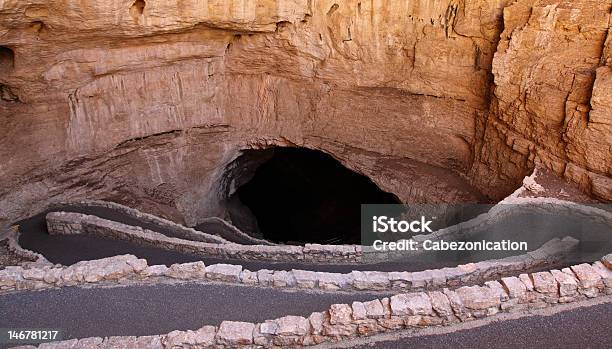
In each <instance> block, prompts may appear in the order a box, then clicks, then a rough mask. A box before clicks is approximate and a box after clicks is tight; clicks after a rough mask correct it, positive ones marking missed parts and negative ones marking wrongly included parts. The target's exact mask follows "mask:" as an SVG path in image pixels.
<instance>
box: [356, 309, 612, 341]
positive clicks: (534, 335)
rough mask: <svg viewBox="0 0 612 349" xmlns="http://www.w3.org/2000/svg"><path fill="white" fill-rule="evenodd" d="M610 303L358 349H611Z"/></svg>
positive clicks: (611, 318) (403, 339)
mask: <svg viewBox="0 0 612 349" xmlns="http://www.w3.org/2000/svg"><path fill="white" fill-rule="evenodd" d="M610 321H612V303H604V304H599V305H593V306H590V307H584V308H576V309H573V310H568V311H563V312H559V313H556V314H553V315H548V316H529V317H522V318H519V319H513V320H505V321H496V322H492V323H490V324H488V325H484V326H480V327H475V328H471V329H466V330H460V331H455V332H449V333H445V334H436V335H430V336H414V337H408V338H402V339H399V340H392V341H382V342H377V343H374V344H366V345H362V346H357V347H353V348H359V349H407V348H419V349H428V348H431V349H445V348H447V349H460V348H466V349H468V348H469V349H479V348H482V349H489V348H504V349H505V348H543V349H549V348H557V349H561V348H590V349H599V348H602V349H603V348H608V349H609V348H612V328H610Z"/></svg>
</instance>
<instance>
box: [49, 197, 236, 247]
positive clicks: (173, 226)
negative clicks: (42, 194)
mask: <svg viewBox="0 0 612 349" xmlns="http://www.w3.org/2000/svg"><path fill="white" fill-rule="evenodd" d="M66 206H68V207H70V206H79V207H87V208H92V209H95V208H106V209H111V210H114V211H117V212H119V213H121V214H124V215H126V216H128V217H130V218H133V219H136V220H139V221H141V222H142V223H145V224H146V223H150V224H155V225H158V226H160V227H162V228H163V229H165V230H167V231H170V232H172V234H173V235H174V236H177V237H180V238H182V239H186V240H192V241H201V242H210V243H217V244H227V243H230V241H228V240H226V239H224V238H222V237H220V236H216V235H214V234H208V233H204V232H201V231H198V230H195V229H192V228H188V227H185V226H183V225H180V224H177V223H174V222H172V221H169V220H167V219H163V218H161V217H158V216H155V215H152V214H148V213H144V212H141V211H139V210H137V209H134V208H131V207H128V206H124V205H120V204H117V203H114V202H110V201H101V200H89V201H79V202H75V203H64V204H59V205H57V207H58V208H57V210H58V211H63V210H62V207H66Z"/></svg>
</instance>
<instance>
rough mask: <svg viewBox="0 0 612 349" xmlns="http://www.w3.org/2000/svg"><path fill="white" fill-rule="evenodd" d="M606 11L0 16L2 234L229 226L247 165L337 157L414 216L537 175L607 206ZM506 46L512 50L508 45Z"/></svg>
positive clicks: (382, 7) (86, 9)
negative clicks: (280, 151) (90, 210)
mask: <svg viewBox="0 0 612 349" xmlns="http://www.w3.org/2000/svg"><path fill="white" fill-rule="evenodd" d="M609 18H610V4H606V3H605V2H602V1H596V0H579V1H560V0H557V1H551V0H546V1H544V0H519V1H510V0H507V1H504V0H433V1H432V0H415V1H401V2H369V1H359V0H351V1H342V2H334V1H327V0H322V1H309V0H276V1H274V0H258V1H246V0H232V1H220V0H219V1H217V0H208V1H200V0H198V1H196V0H187V1H181V2H174V1H133V0H119V1H113V2H96V3H91V4H90V3H88V4H85V3H79V4H78V5H77V4H67V3H63V2H51V3H49V2H47V1H40V0H27V1H17V0H4V1H0V47H1V48H2V49H1V50H0V66H1V68H0V91H1V93H0V96H1V97H2V98H0V132H2V134H3V137H2V138H0V177H1V178H2V182H1V183H0V223H7V222H9V221H12V220H14V219H16V218H18V217H24V216H25V215H28V214H31V213H34V212H36V211H38V210H40V209H41V208H43V207H45V206H46V205H47V204H48V203H49V202H56V201H74V200H79V199H84V198H100V199H108V200H113V201H117V202H121V203H124V204H128V205H130V206H134V207H138V208H140V209H143V210H145V211H148V212H152V213H158V214H159V213H162V212H163V213H164V216H165V217H169V218H175V219H176V220H177V221H185V222H186V223H187V224H189V225H192V224H195V223H198V222H199V221H200V220H201V219H203V218H204V217H206V216H211V215H220V216H223V214H224V208H223V200H224V199H225V198H224V197H223V196H222V193H221V192H220V182H221V179H222V178H223V177H224V175H225V170H226V166H227V165H228V164H229V163H231V161H232V160H234V159H235V158H236V157H237V156H238V155H239V154H240V150H243V149H253V148H262V147H271V146H303V147H309V148H316V149H320V150H322V151H325V152H327V153H329V154H331V155H332V156H334V157H335V158H337V159H339V160H340V161H341V162H342V163H343V164H344V165H346V166H347V167H349V168H351V169H353V170H355V171H357V172H360V173H363V174H365V175H367V176H369V177H370V178H372V180H373V181H374V182H375V183H376V184H378V185H379V186H380V187H381V188H383V189H384V190H387V191H389V192H393V193H395V194H396V195H398V197H400V198H401V199H402V200H403V201H407V202H458V201H479V200H483V199H485V197H483V194H484V195H486V196H488V197H490V198H493V199H497V198H501V197H503V196H504V195H505V194H508V193H509V192H511V191H513V190H514V189H515V188H516V187H518V186H519V185H520V181H521V179H522V178H523V176H524V175H525V174H527V173H528V171H529V170H530V169H531V168H532V167H533V166H534V163H536V162H538V163H543V164H544V166H546V167H548V168H551V169H553V170H554V171H555V172H556V173H558V174H563V175H564V176H565V177H567V178H568V179H570V180H573V181H575V182H577V183H579V184H580V185H581V186H582V188H583V189H584V190H586V191H588V192H591V193H593V194H594V195H597V196H598V197H599V198H601V199H605V200H612V193H611V192H610V190H611V188H612V185H610V177H611V176H612V172H611V171H612V169H611V166H612V165H611V164H612V157H611V155H610V154H611V152H610V149H611V148H610V147H611V144H612V139H611V138H612V137H611V136H610V134H611V133H610V127H611V126H610V119H611V116H610V105H611V101H610V93H609V90H610V88H609V87H610V78H609V77H610V66H611V60H610V56H609V54H610V49H609V42H610V40H607V41H606V36H607V32H608V31H609V26H610V24H609V23H610V20H609ZM498 43H499V44H498Z"/></svg>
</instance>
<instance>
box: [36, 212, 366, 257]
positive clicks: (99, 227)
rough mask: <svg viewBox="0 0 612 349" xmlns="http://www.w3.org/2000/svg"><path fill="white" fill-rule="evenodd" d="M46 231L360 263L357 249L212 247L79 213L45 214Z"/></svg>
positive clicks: (206, 251) (229, 253)
mask: <svg viewBox="0 0 612 349" xmlns="http://www.w3.org/2000/svg"><path fill="white" fill-rule="evenodd" d="M47 228H48V231H49V234H82V233H85V234H92V235H96V236H101V237H109V238H114V239H121V240H126V241H130V242H133V243H137V244H141V245H146V246H151V247H158V248H163V249H167V250H171V251H179V252H183V253H191V254H195V255H199V256H205V257H210V256H214V257H223V258H234V259H245V260H273V261H296V260H299V261H304V262H313V263H316V262H325V263H351V264H355V263H359V262H360V261H361V258H360V257H361V246H354V245H316V244H306V245H305V246H281V245H274V246H264V245H239V244H233V243H226V244H213V243H206V242H200V241H190V240H184V239H178V238H172V237H168V236H166V235H163V234H160V233H157V232H154V231H151V230H147V229H142V228H140V227H136V226H131V225H126V224H122V223H118V222H113V221H109V220H106V219H102V218H99V217H96V216H92V215H85V214H82V213H72V212H51V213H49V214H47Z"/></svg>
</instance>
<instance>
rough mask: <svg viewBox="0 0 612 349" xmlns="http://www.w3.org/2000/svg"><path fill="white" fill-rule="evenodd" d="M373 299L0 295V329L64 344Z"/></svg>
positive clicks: (248, 290) (281, 294)
mask: <svg viewBox="0 0 612 349" xmlns="http://www.w3.org/2000/svg"><path fill="white" fill-rule="evenodd" d="M379 297H381V295H380V294H378V295H376V294H362V293H359V294H348V293H339V292H333V293H332V292H328V293H314V292H304V291H301V292H295V291H286V290H278V289H272V288H257V287H244V286H230V285H217V284H176V285H169V284H161V285H154V286H122V287H110V288H79V287H67V288H62V289H55V290H44V291H37V292H27V293H25V292H20V293H13V294H5V295H0V314H2V316H0V328H26V327H28V328H29V327H40V328H55V329H61V330H63V331H64V332H65V337H64V338H65V339H71V338H84V337H104V336H144V335H153V334H163V333H168V332H171V331H173V330H189V329H190V330H194V329H198V328H200V327H202V326H204V325H219V324H220V323H221V322H222V321H224V320H236V321H248V322H253V323H256V322H263V321H264V320H268V319H275V318H278V317H282V316H285V315H301V316H309V315H310V314H311V313H312V312H315V311H322V310H325V309H327V308H329V306H330V305H332V304H335V303H351V302H353V301H367V300H372V299H375V298H379ZM0 346H1V345H0Z"/></svg>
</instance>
